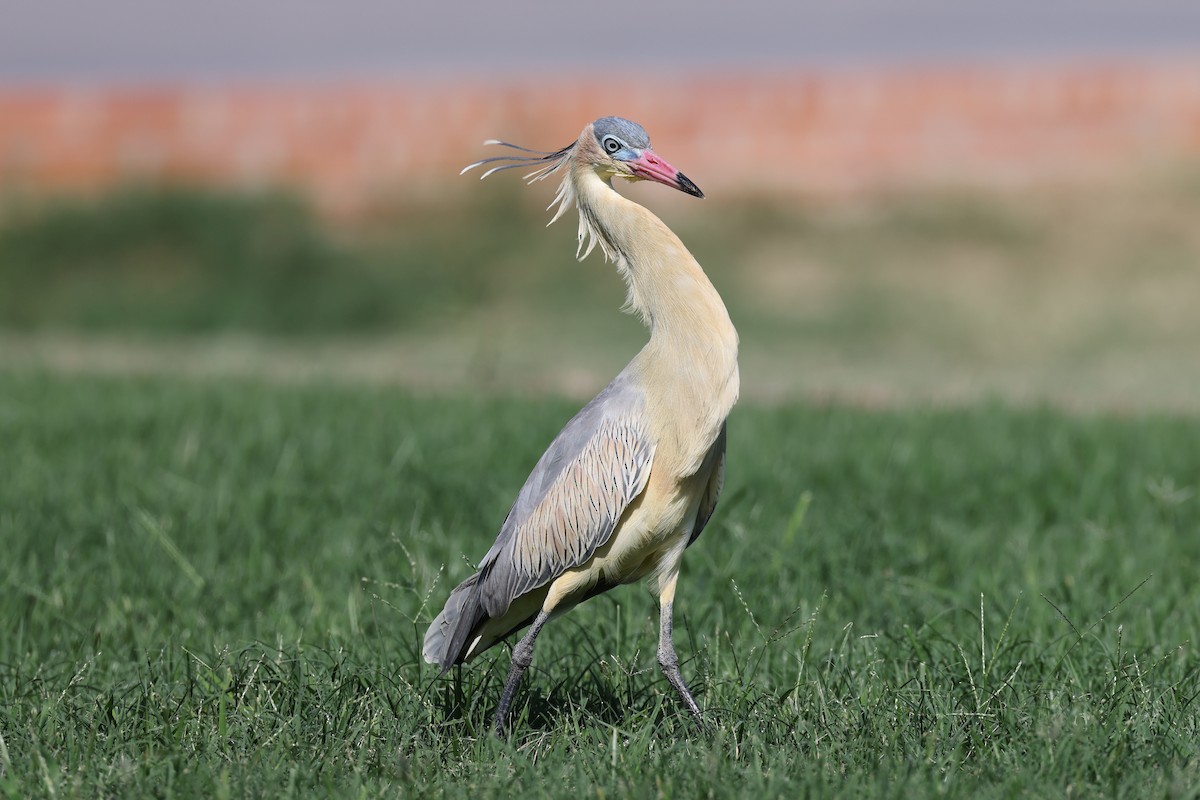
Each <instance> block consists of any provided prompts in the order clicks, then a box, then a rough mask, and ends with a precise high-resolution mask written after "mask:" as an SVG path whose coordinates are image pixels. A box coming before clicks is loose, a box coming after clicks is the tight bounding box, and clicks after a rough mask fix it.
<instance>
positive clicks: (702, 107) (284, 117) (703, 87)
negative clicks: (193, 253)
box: [0, 61, 1200, 207]
mask: <svg viewBox="0 0 1200 800" xmlns="http://www.w3.org/2000/svg"><path fill="white" fill-rule="evenodd" d="M604 114H619V115H622V116H627V117H630V118H632V119H635V120H637V121H639V122H641V123H642V124H643V125H645V127H646V128H647V129H648V130H649V131H650V134H651V136H652V138H653V139H654V141H655V144H656V147H657V148H658V149H659V151H660V154H661V155H663V156H664V157H666V158H667V159H668V160H670V161H672V162H673V163H675V164H676V166H679V167H680V168H681V169H683V170H684V171H686V172H688V173H689V175H690V176H691V177H693V178H695V180H696V181H697V182H698V183H700V184H701V185H702V186H704V187H705V189H706V190H708V191H711V190H713V189H718V188H720V189H730V188H742V187H745V188H753V189H769V190H777V191H784V192H788V191H800V192H815V193H825V192H842V191H848V190H849V191H853V190H857V189H862V188H867V189H870V188H877V187H881V186H891V185H904V184H911V183H914V182H916V183H928V182H945V181H951V182H964V181H965V182H973V183H977V182H983V183H994V182H1014V181H1016V182H1020V181H1030V180H1034V181H1036V180H1044V179H1050V180H1058V179H1064V178H1066V179H1070V178H1075V177H1079V176H1081V175H1090V174H1094V173H1097V172H1104V171H1110V170H1114V169H1125V168H1129V167H1137V166H1139V165H1143V164H1147V163H1158V162H1163V161H1170V160H1172V159H1177V158H1188V157H1195V156H1197V155H1200V61H1197V62H1192V63H1187V62H1183V63H1178V62H1177V63H1169V64H1138V65H1075V66H1027V67H1020V68H1000V67H996V68H971V69H948V68H943V69H904V70H896V69H892V70H875V71H872V70H869V69H860V70H852V71H850V70H848V71H834V72H798V73H794V74H782V73H777V74H770V75H761V74H759V75H755V74H746V75H732V76H721V77H714V76H712V75H706V76H696V77H674V78H667V77H661V78H653V77H652V78H641V77H634V76H631V77H629V78H628V79H626V80H621V79H608V80H605V81H599V80H596V79H587V80H570V79H566V78H557V79H553V80H549V81H544V82H536V83H535V82H520V81H504V80H495V81H492V82H488V81H474V82H470V81H451V80H445V81H443V82H430V81H409V82H405V81H396V82H390V83H352V84H335V83H327V84H309V85H220V86H207V87H204V86H201V87H197V86H163V87H92V88H71V87H41V88H27V87H20V86H8V87H4V86H0V183H3V185H4V186H6V187H9V188H11V187H14V186H16V187H21V188H31V189H34V190H40V189H51V190H75V189H81V188H90V187H97V186H104V185H107V184H111V183H113V182H116V181H120V180H125V179H129V178H135V179H176V180H202V181H207V182H219V183H232V184H237V185H264V184H276V183H282V184H286V185H293V186H298V187H300V188H303V189H305V190H310V191H312V192H314V193H315V195H316V196H317V197H318V199H319V200H321V201H322V202H323V203H324V204H326V205H328V206H331V207H354V206H356V205H359V204H361V203H363V202H365V201H369V200H370V199H371V198H372V197H374V196H377V195H378V194H380V193H388V192H397V191H400V192H406V191H425V190H429V189H434V188H443V187H450V188H462V187H464V186H465V185H466V184H465V179H462V178H459V177H458V176H457V171H458V169H459V168H460V167H461V166H463V165H464V164H465V163H467V162H469V161H471V160H474V159H476V158H479V157H482V156H483V155H487V154H488V153H487V151H485V149H484V148H482V147H480V144H479V143H480V141H481V140H482V139H484V138H488V137H497V138H504V139H507V140H509V141H515V142H518V143H521V144H526V145H529V146H531V147H535V148H540V149H553V148H557V147H560V146H562V145H563V144H566V143H567V142H569V141H570V140H571V139H573V138H574V137H575V135H576V134H577V133H578V131H579V130H580V129H581V128H582V127H583V125H584V124H585V123H586V122H588V121H589V120H591V119H593V118H595V117H597V116H601V115H604Z"/></svg>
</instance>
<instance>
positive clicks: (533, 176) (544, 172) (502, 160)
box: [458, 139, 575, 183]
mask: <svg viewBox="0 0 1200 800" xmlns="http://www.w3.org/2000/svg"><path fill="white" fill-rule="evenodd" d="M484 144H485V145H492V144H495V145H500V146H501V147H511V148H512V149H513V150H520V151H521V152H522V153H533V155H531V156H515V155H504V156H492V157H491V158H485V159H483V160H481V161H476V162H475V163H474V164H468V165H467V166H465V167H463V169H462V172H460V173H458V174H459V175H463V174H466V172H467V171H468V170H472V169H475V168H476V167H482V166H484V165H485V164H496V166H494V167H489V168H488V169H487V171H486V172H484V173H483V174H482V175H480V176H479V179H480V180H483V179H484V178H486V177H487V176H488V175H491V174H492V173H493V172H500V171H501V170H506V169H517V168H518V167H525V168H528V167H532V168H533V171H532V172H530V173H529V174H528V175H525V181H526V182H527V183H533V182H534V181H540V180H542V179H543V178H545V177H546V176H548V175H550V174H552V173H554V172H556V171H557V170H558V168H559V167H561V166H562V165H563V164H564V163H566V160H567V155H568V154H569V153H570V152H571V150H572V149H573V148H574V147H575V142H571V143H570V144H569V145H567V146H566V147H564V148H562V149H561V150H556V151H555V152H553V153H546V152H543V151H541V150H530V149H529V148H528V147H521V146H520V145H515V144H510V143H508V142H502V141H500V140H498V139H488V140H487V141H486V142H484Z"/></svg>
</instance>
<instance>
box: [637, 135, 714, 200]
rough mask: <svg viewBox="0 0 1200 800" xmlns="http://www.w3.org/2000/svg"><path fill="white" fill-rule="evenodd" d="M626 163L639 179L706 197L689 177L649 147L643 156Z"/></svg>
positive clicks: (694, 195) (693, 195) (695, 195)
mask: <svg viewBox="0 0 1200 800" xmlns="http://www.w3.org/2000/svg"><path fill="white" fill-rule="evenodd" d="M626 163H627V164H629V167H630V169H632V170H633V174H634V175H636V176H637V177H639V178H644V179H646V180H648V181H657V182H658V183H663V184H666V185H667V186H670V187H672V188H675V189H678V190H679V191H681V192H684V193H686V194H690V195H691V196H692V197H704V192H702V191H700V187H699V186H697V185H696V184H694V183H692V182H691V180H690V179H689V178H688V176H686V175H684V174H683V173H682V172H680V171H679V170H677V169H675V168H674V167H672V166H671V165H670V164H668V163H667V162H666V161H664V160H663V159H661V158H659V157H658V156H657V155H656V154H655V153H654V151H653V150H651V149H650V148H648V147H647V148H646V149H645V150H643V151H642V154H641V155H640V156H638V157H637V159H635V160H633V161H627V162H626Z"/></svg>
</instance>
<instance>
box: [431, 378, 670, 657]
mask: <svg viewBox="0 0 1200 800" xmlns="http://www.w3.org/2000/svg"><path fill="white" fill-rule="evenodd" d="M644 408H645V398H644V395H643V393H642V390H641V389H640V388H638V387H637V386H636V384H634V383H633V382H632V381H631V380H630V379H629V378H628V377H627V376H626V375H625V373H621V374H620V375H618V376H617V377H616V379H615V380H613V382H612V383H610V384H609V385H608V386H607V387H605V389H604V391H602V392H600V394H599V395H597V396H596V398H595V399H593V400H592V401H591V402H590V403H588V404H587V405H586V406H584V407H583V409H582V410H581V411H580V412H579V413H578V414H576V415H575V416H574V417H573V418H572V419H571V421H570V422H568V423H567V425H566V427H565V428H563V429H562V431H561V432H560V433H559V434H558V436H556V437H555V438H554V441H553V442H551V443H550V447H549V448H547V450H546V452H545V454H544V455H543V456H542V457H541V459H540V460H539V461H538V463H537V466H535V467H534V468H533V472H532V474H530V476H529V478H528V479H527V480H526V481H525V486H524V487H523V488H522V489H521V491H520V492H519V493H518V494H517V499H516V502H514V503H513V505H512V509H511V510H510V511H509V512H508V517H507V518H506V519H505V520H504V525H503V526H501V528H500V534H499V535H498V536H497V537H496V543H495V544H493V545H492V549H491V550H488V552H487V555H485V556H484V557H483V560H482V561H481V562H480V564H479V572H477V573H475V574H474V575H472V576H471V577H469V578H467V580H465V581H463V582H462V583H461V584H459V586H458V587H457V588H456V589H455V590H454V591H453V592H451V594H450V598H449V599H448V600H447V601H446V605H445V607H444V608H443V609H442V612H441V613H440V614H438V616H437V617H436V618H435V619H434V620H433V622H432V624H430V626H429V629H428V631H426V633H425V642H424V647H423V649H422V652H423V655H424V658H425V660H426V661H428V662H430V663H434V664H440V665H441V667H442V671H443V672H445V671H446V670H448V669H449V668H450V667H451V666H452V665H454V664H457V663H460V662H461V661H462V660H463V659H464V658H465V657H466V654H467V652H468V650H469V648H470V647H471V644H470V643H471V640H472V637H474V636H475V635H476V634H477V631H478V630H479V629H480V626H482V625H483V624H485V623H486V621H487V620H488V619H498V618H500V617H502V616H503V615H504V614H505V613H507V612H508V611H509V608H510V607H511V605H512V603H513V601H514V600H516V599H517V598H519V597H521V596H522V595H524V594H525V593H526V592H529V591H531V590H532V589H535V588H537V587H539V586H544V585H546V584H547V583H549V582H551V581H552V580H554V579H555V578H557V577H558V576H559V575H562V574H563V573H564V572H566V571H567V570H569V569H571V568H573V567H577V566H579V565H581V564H583V563H584V562H585V561H587V560H588V559H589V558H591V557H592V555H593V554H594V553H595V552H596V549H597V548H599V547H601V546H602V545H604V543H605V542H607V541H608V540H609V538H610V537H611V536H612V534H613V531H614V530H615V529H616V526H617V522H619V521H620V519H621V515H622V514H624V513H625V509H626V507H628V505H629V504H630V503H631V502H633V500H634V498H636V497H637V496H638V495H640V494H641V493H642V490H643V489H645V488H646V481H647V480H648V479H649V477H650V464H651V461H652V460H653V458H654V445H653V443H652V442H651V441H650V438H649V436H648V435H647V433H646V429H645V412H644ZM525 622H528V620H520V619H514V620H512V623H513V625H514V627H520V626H521V625H522V624H523V623H525ZM489 646H490V645H489V644H485V645H483V649H486V648H487V647H489Z"/></svg>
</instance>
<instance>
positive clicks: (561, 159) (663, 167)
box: [463, 117, 704, 197]
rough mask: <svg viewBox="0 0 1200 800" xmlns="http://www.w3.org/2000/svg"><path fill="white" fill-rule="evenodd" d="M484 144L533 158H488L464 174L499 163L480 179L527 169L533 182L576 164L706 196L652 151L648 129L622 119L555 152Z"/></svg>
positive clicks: (601, 123)
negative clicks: (508, 171) (475, 168)
mask: <svg viewBox="0 0 1200 800" xmlns="http://www.w3.org/2000/svg"><path fill="white" fill-rule="evenodd" d="M484 144H498V145H501V146H503V147H511V148H512V149H514V150H520V151H522V152H524V153H532V155H530V156H494V157H492V158H485V159H483V160H482V161H476V162H475V163H474V164H471V165H469V166H467V167H466V168H465V169H464V170H463V172H466V171H467V170H469V169H473V168H474V167H479V166H483V165H485V164H496V166H493V167H491V168H489V169H488V170H487V171H486V172H484V173H483V175H481V176H480V178H486V177H487V176H489V175H491V174H492V173H493V172H499V171H500V170H505V169H515V168H518V167H528V168H531V169H532V172H530V173H529V174H528V175H526V176H525V177H526V178H527V179H528V180H529V181H530V182H533V181H538V180H541V179H542V178H545V177H547V176H548V175H550V174H552V173H554V172H557V171H558V170H559V168H560V167H562V166H564V165H566V164H569V163H570V162H572V161H574V162H575V163H576V164H585V165H587V166H590V167H591V168H592V169H594V170H596V172H597V173H599V174H600V175H601V176H602V177H604V178H611V177H620V178H626V179H628V180H631V181H641V180H648V181H657V182H658V183H662V184H665V185H667V186H670V187H672V188H675V189H678V190H679V191H681V192H684V193H686V194H690V195H692V196H693V197H704V192H702V191H700V187H698V186H697V185H696V184H694V183H692V181H691V180H690V179H689V178H688V177H687V176H686V175H684V174H683V173H682V172H680V171H679V170H677V169H675V168H674V167H673V166H671V165H670V164H668V163H667V162H666V161H665V160H664V159H662V158H660V157H659V156H658V154H657V153H655V152H654V151H653V150H651V149H650V137H649V136H647V135H646V129H645V128H643V127H642V126H641V125H638V124H637V123H636V122H630V121H629V120H627V119H623V118H622V117H601V118H600V119H598V120H596V121H595V122H593V123H591V124H590V125H588V126H587V127H586V128H584V129H583V133H582V134H580V136H579V139H578V140H576V141H575V142H572V143H571V144H569V145H567V146H566V147H564V148H562V149H561V150H556V151H554V152H553V153H546V152H543V151H540V150H530V149H529V148H526V147H520V146H518V145H515V144H509V143H508V142H501V141H498V140H496V139H489V140H488V141H486V142H484Z"/></svg>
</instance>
